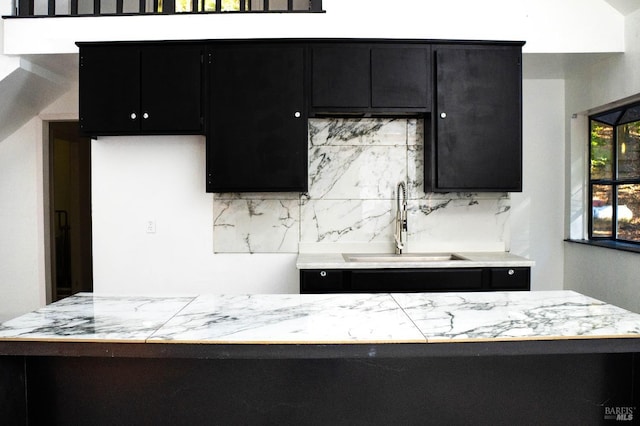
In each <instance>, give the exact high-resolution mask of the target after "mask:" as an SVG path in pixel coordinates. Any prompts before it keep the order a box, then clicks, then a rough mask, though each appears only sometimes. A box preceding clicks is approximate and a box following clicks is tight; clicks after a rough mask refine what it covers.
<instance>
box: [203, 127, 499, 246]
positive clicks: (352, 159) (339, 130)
mask: <svg viewBox="0 0 640 426" xmlns="http://www.w3.org/2000/svg"><path fill="white" fill-rule="evenodd" d="M423 135H424V123H423V120H420V119H416V118H408V119H405V118H402V119H400V118H398V119H391V118H371V119H342V118H328V119H311V120H309V192H308V193H305V194H297V193H255V194H253V193H249V194H247V193H243V194H214V230H213V232H214V251H215V252H217V253H297V252H392V251H393V232H394V219H395V210H396V198H395V197H396V195H395V192H396V187H397V184H398V182H400V181H406V182H407V191H408V210H409V212H408V251H410V252H417V251H429V252H433V251H504V250H505V249H507V248H508V247H507V245H508V241H509V235H508V230H509V227H508V221H509V208H510V200H509V195H508V194H506V193H498V194H495V193H447V194H435V193H425V192H424V190H423V187H424V185H423V173H424V163H423V148H424V147H423V140H424V137H423Z"/></svg>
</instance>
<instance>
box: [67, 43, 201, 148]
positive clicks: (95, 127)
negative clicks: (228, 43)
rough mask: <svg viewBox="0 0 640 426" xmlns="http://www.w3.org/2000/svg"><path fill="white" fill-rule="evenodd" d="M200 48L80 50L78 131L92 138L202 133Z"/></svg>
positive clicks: (114, 46)
mask: <svg viewBox="0 0 640 426" xmlns="http://www.w3.org/2000/svg"><path fill="white" fill-rule="evenodd" d="M202 68H203V65H202V48H201V47H200V46H198V45H182V44H180V45H167V44H162V45H138V44H135V45H133V44H132V45H120V44H107V45H95V46H89V47H81V51H80V77H79V80H80V81H79V83H80V128H81V129H82V131H83V132H84V133H85V134H89V135H127V134H190V133H202V126H203V125H202V121H203V120H202V118H203V114H202V93H201V87H202Z"/></svg>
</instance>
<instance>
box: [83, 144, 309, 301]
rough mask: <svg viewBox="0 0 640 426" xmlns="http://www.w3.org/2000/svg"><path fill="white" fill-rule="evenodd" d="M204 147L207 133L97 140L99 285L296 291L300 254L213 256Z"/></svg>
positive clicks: (164, 290) (167, 290)
mask: <svg viewBox="0 0 640 426" xmlns="http://www.w3.org/2000/svg"><path fill="white" fill-rule="evenodd" d="M204 149H205V144H204V137H202V136H190V137H171V136H163V137H108V138H107V137H105V138H99V139H97V140H94V141H93V142H92V183H93V185H92V191H93V197H92V198H93V230H94V231H93V247H94V248H93V258H94V291H95V292H97V293H120V294H123V293H124V294H131V293H140V294H185V293H187V294H199V293H295V292H297V291H298V278H297V270H296V268H295V259H296V255H295V254H215V255H214V253H213V196H212V194H207V193H206V192H205V186H204V182H205V155H204V154H205V150H204ZM149 220H152V221H154V222H155V224H156V231H155V233H147V232H146V224H147V222H148V221H149Z"/></svg>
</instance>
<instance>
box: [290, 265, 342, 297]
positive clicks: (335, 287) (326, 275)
mask: <svg viewBox="0 0 640 426" xmlns="http://www.w3.org/2000/svg"><path fill="white" fill-rule="evenodd" d="M343 281H344V280H343V271H342V270H321V269H317V270H305V271H300V293H303V294H304V293H334V292H342V291H344V282H343Z"/></svg>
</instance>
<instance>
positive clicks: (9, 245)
mask: <svg viewBox="0 0 640 426" xmlns="http://www.w3.org/2000/svg"><path fill="white" fill-rule="evenodd" d="M41 140H42V126H41V122H40V120H39V119H38V118H34V119H32V120H31V121H29V123H27V124H26V125H24V126H23V127H21V128H20V129H19V130H18V131H16V132H15V133H13V134H12V135H11V136H10V137H8V138H6V139H5V140H3V141H0V175H1V178H0V236H1V237H0V238H1V242H0V322H1V321H3V320H7V319H9V318H11V317H14V316H16V315H18V314H22V313H24V312H28V311H30V310H33V309H35V308H37V307H39V306H41V305H43V304H44V302H45V288H46V286H45V280H44V244H43V239H44V231H43V226H44V210H43V207H42V205H43V201H42V199H43V198H42V197H43V191H42V187H43V183H42V182H43V181H42V149H41V146H42V145H41V142H40V141H41Z"/></svg>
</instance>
